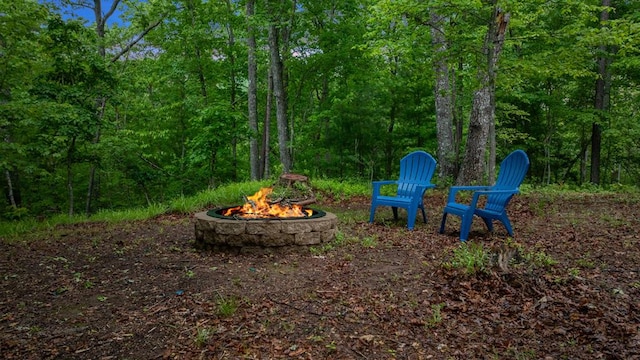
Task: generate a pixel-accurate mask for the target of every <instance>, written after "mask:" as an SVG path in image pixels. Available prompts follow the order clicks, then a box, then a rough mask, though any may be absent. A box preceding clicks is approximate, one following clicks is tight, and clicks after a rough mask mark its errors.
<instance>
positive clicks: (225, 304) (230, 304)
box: [216, 296, 238, 317]
mask: <svg viewBox="0 0 640 360" xmlns="http://www.w3.org/2000/svg"><path fill="white" fill-rule="evenodd" d="M216 305H217V307H218V315H220V316H224V317H228V316H231V315H233V314H235V313H236V311H237V310H238V299H237V298H236V297H234V296H232V297H228V298H226V297H222V296H220V298H219V299H218V301H217V302H216Z"/></svg>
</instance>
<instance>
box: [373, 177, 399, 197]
mask: <svg viewBox="0 0 640 360" xmlns="http://www.w3.org/2000/svg"><path fill="white" fill-rule="evenodd" d="M397 183H398V180H380V181H373V182H372V184H373V196H376V195H379V194H380V188H381V187H382V185H393V184H397Z"/></svg>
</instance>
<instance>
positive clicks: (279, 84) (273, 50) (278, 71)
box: [269, 24, 291, 174]
mask: <svg viewBox="0 0 640 360" xmlns="http://www.w3.org/2000/svg"><path fill="white" fill-rule="evenodd" d="M278 34H279V31H278V28H277V27H276V25H275V24H271V25H269V52H270V54H271V69H272V75H273V95H274V96H275V98H276V121H277V125H278V149H279V150H280V163H281V164H282V171H283V173H285V174H287V173H289V172H290V171H291V155H290V154H289V146H288V141H289V136H288V135H289V132H288V128H287V126H288V121H287V103H286V97H285V96H286V95H285V94H286V90H285V87H284V79H283V74H284V69H283V67H284V66H283V64H282V59H281V57H280V45H279V41H278V37H279V35H278Z"/></svg>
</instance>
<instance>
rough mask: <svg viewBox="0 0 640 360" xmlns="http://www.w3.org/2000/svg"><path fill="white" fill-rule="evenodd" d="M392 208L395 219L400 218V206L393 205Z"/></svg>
mask: <svg viewBox="0 0 640 360" xmlns="http://www.w3.org/2000/svg"><path fill="white" fill-rule="evenodd" d="M391 210H393V219H394V220H398V207H397V206H392V207H391Z"/></svg>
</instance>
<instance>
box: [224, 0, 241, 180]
mask: <svg viewBox="0 0 640 360" xmlns="http://www.w3.org/2000/svg"><path fill="white" fill-rule="evenodd" d="M226 3H227V12H228V15H229V17H231V16H232V15H233V10H232V8H231V2H230V1H229V0H226ZM227 36H228V38H229V40H228V44H227V46H228V49H229V50H228V52H227V56H228V58H229V68H230V70H229V82H230V84H229V85H230V87H231V98H230V101H231V111H233V112H234V113H235V110H236V87H237V84H236V71H235V67H236V56H235V52H234V49H233V48H234V46H235V43H236V39H235V35H234V34H233V28H232V27H231V21H227ZM232 121H233V128H234V129H236V128H237V126H238V124H237V121H236V117H235V116H233V120H232ZM236 133H237V131H234V133H233V137H232V138H231V152H232V160H233V165H232V175H231V178H232V179H233V181H237V180H238V137H237V136H236Z"/></svg>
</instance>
